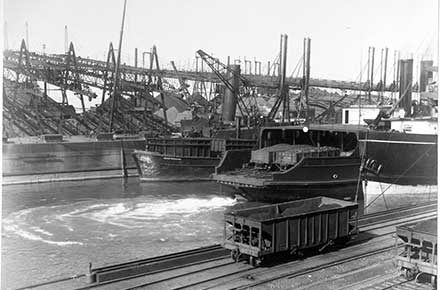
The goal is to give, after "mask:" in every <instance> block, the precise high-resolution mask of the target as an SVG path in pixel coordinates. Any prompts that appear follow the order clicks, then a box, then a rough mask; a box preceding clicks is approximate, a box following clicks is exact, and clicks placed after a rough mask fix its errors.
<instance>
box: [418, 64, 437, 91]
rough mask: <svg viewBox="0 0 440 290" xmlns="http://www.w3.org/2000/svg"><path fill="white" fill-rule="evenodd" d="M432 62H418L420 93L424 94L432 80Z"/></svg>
mask: <svg viewBox="0 0 440 290" xmlns="http://www.w3.org/2000/svg"><path fill="white" fill-rule="evenodd" d="M433 66H434V61H432V60H422V61H421V62H420V82H419V83H420V92H426V87H427V86H428V84H429V83H430V82H431V81H432V78H433V73H432V71H433Z"/></svg>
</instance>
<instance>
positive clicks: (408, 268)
mask: <svg viewBox="0 0 440 290" xmlns="http://www.w3.org/2000/svg"><path fill="white" fill-rule="evenodd" d="M398 241H400V242H403V251H401V252H400V253H399V254H398V255H396V260H397V265H398V267H399V268H400V270H401V271H403V274H404V275H405V278H407V279H408V280H411V279H414V278H415V279H416V280H417V278H418V277H419V275H421V274H423V273H425V274H428V275H430V277H431V283H432V284H433V285H434V286H435V284H436V282H437V218H432V219H429V220H425V221H421V222H416V223H409V224H405V225H401V226H397V227H396V245H397V244H398Z"/></svg>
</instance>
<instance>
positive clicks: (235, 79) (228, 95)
mask: <svg viewBox="0 0 440 290" xmlns="http://www.w3.org/2000/svg"><path fill="white" fill-rule="evenodd" d="M229 68H230V72H229V73H228V76H227V77H228V81H229V83H230V84H231V85H232V88H233V89H234V90H233V91H231V90H230V89H229V88H226V91H225V95H224V96H223V106H222V120H223V122H233V121H234V119H235V111H236V108H237V95H238V90H239V88H240V65H237V64H233V65H230V66H229Z"/></svg>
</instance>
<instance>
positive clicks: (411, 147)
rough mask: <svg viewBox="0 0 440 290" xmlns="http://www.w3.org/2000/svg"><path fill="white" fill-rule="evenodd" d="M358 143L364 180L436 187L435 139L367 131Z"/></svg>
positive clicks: (424, 135)
mask: <svg viewBox="0 0 440 290" xmlns="http://www.w3.org/2000/svg"><path fill="white" fill-rule="evenodd" d="M359 143H360V147H361V154H363V153H364V152H365V156H364V159H365V163H364V168H365V169H366V170H365V173H366V179H367V180H371V181H378V182H386V183H393V184H400V185H424V184H426V185H433V184H437V146H438V141H437V135H430V134H406V133H401V132H382V131H370V132H368V133H367V134H364V135H362V136H360V138H359Z"/></svg>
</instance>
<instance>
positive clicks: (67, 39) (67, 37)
mask: <svg viewBox="0 0 440 290" xmlns="http://www.w3.org/2000/svg"><path fill="white" fill-rule="evenodd" d="M68 51H69V34H68V31H67V25H64V52H65V53H66V54H67V52H68Z"/></svg>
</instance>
